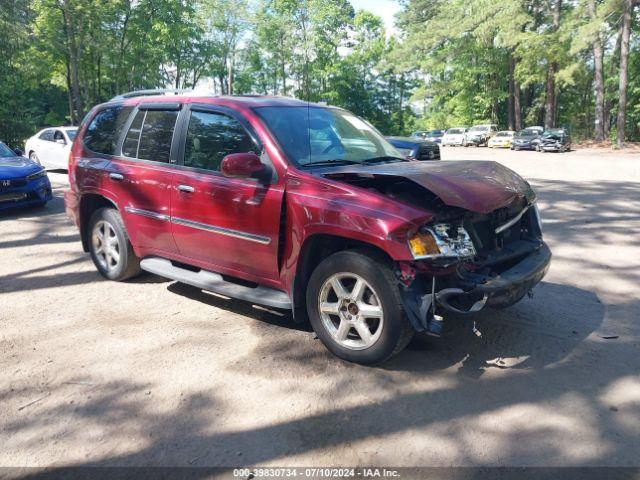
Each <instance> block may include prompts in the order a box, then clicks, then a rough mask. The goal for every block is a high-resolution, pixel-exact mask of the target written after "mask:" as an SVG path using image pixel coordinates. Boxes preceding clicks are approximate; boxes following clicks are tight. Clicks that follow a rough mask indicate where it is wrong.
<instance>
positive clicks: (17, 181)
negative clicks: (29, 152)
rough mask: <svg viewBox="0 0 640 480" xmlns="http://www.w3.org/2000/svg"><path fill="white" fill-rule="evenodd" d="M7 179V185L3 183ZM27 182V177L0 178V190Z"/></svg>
mask: <svg viewBox="0 0 640 480" xmlns="http://www.w3.org/2000/svg"><path fill="white" fill-rule="evenodd" d="M7 180H8V181H9V185H5V182H6V181H7ZM26 184H27V179H26V178H25V177H22V178H7V179H2V180H0V191H7V190H11V189H13V188H18V187H24V186H25V185H26Z"/></svg>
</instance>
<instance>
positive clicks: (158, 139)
mask: <svg viewBox="0 0 640 480" xmlns="http://www.w3.org/2000/svg"><path fill="white" fill-rule="evenodd" d="M177 119H178V112H177V111H175V110H170V111H165V110H138V113H137V114H136V117H135V118H134V119H133V122H132V123H131V127H130V128H129V131H128V132H127V136H126V137H125V139H124V143H123V145H122V154H123V155H125V156H127V157H130V158H138V159H141V160H152V161H154V162H163V163H168V162H169V154H170V153H171V140H172V139H173V130H174V128H175V125H176V120H177Z"/></svg>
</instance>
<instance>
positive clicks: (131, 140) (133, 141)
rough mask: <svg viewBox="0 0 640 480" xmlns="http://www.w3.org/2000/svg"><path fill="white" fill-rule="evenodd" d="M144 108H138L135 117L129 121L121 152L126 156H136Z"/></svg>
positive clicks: (144, 112)
mask: <svg viewBox="0 0 640 480" xmlns="http://www.w3.org/2000/svg"><path fill="white" fill-rule="evenodd" d="M146 113H147V111H146V110H138V113H136V117H135V118H134V119H133V122H131V126H130V127H129V131H128V132H127V136H126V137H125V138H124V142H123V143H122V154H123V155H124V156H126V157H131V158H138V143H139V142H140V132H142V122H143V121H144V116H145V115H146Z"/></svg>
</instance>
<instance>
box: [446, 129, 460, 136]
mask: <svg viewBox="0 0 640 480" xmlns="http://www.w3.org/2000/svg"><path fill="white" fill-rule="evenodd" d="M447 133H450V134H452V135H456V134H460V133H464V132H463V131H462V129H461V128H450V129H449V130H447Z"/></svg>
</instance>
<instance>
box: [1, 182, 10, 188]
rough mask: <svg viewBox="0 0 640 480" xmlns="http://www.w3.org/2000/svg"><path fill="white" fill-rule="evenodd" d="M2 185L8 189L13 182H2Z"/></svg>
mask: <svg viewBox="0 0 640 480" xmlns="http://www.w3.org/2000/svg"><path fill="white" fill-rule="evenodd" d="M0 185H2V186H3V187H8V186H9V185H11V180H2V183H0Z"/></svg>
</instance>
